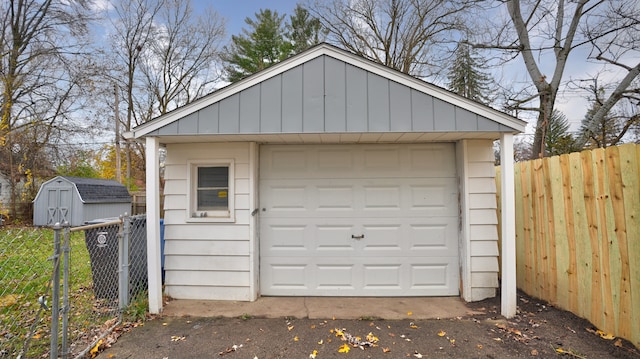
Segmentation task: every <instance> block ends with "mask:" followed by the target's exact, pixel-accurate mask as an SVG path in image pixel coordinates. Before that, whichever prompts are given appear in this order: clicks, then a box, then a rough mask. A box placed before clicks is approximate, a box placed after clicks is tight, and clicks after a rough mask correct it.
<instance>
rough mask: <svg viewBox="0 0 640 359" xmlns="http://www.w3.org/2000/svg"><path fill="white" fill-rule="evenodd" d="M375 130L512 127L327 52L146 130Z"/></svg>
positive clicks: (191, 132)
mask: <svg viewBox="0 0 640 359" xmlns="http://www.w3.org/2000/svg"><path fill="white" fill-rule="evenodd" d="M214 94H215V93H214ZM372 132H373V133H376V132H378V133H383V132H384V133H388V132H465V133H466V132H473V133H481V132H490V133H496V132H514V129H513V128H511V127H509V126H506V125H503V124H500V123H497V122H496V121H494V120H491V119H489V118H487V117H484V116H481V115H478V114H475V113H473V112H471V111H469V110H467V109H464V108H461V107H459V106H456V105H454V104H451V103H448V102H445V101H443V100H441V99H438V98H436V97H434V96H431V95H429V94H426V93H424V92H421V91H418V90H416V89H414V88H411V87H409V86H407V85H404V84H400V83H398V82H395V81H393V80H390V79H387V78H384V77H382V76H380V75H378V74H375V73H373V72H370V71H367V70H364V69H362V68H359V67H356V66H354V65H351V64H349V63H346V62H344V61H341V60H338V59H335V58H333V57H331V56H328V55H322V56H319V57H317V58H315V59H312V60H310V61H308V62H306V63H303V64H300V65H298V66H296V67H293V68H291V69H288V70H286V71H284V72H282V73H280V74H277V75H275V76H273V77H271V78H268V79H266V80H265V81H262V82H259V83H257V84H255V85H253V86H251V87H248V88H246V89H244V90H242V91H240V92H238V93H233V94H231V95H230V96H228V97H225V98H222V99H221V100H220V101H218V102H215V103H213V104H211V105H208V106H206V107H204V108H201V109H199V110H197V111H195V112H193V113H190V114H188V115H186V116H185V117H183V118H180V119H178V120H176V121H174V122H172V123H169V124H167V125H166V126H163V127H160V128H158V129H156V130H153V131H151V132H149V133H148V135H150V136H154V135H157V136H167V135H206V134H286V133H372Z"/></svg>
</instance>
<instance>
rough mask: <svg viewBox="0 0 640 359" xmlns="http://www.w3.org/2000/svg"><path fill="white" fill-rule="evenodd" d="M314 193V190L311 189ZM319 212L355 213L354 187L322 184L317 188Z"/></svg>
mask: <svg viewBox="0 0 640 359" xmlns="http://www.w3.org/2000/svg"><path fill="white" fill-rule="evenodd" d="M310 190H312V191H313V189H310ZM315 192H316V194H317V203H316V210H318V211H325V212H326V211H340V212H343V211H345V210H346V211H353V209H354V208H353V203H354V198H355V197H354V186H351V185H344V184H334V185H331V184H322V185H318V186H315Z"/></svg>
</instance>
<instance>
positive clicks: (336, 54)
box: [125, 44, 527, 139]
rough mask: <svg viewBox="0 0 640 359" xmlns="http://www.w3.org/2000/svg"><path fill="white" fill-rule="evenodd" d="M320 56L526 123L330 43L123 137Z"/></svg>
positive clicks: (521, 126) (518, 126)
mask: <svg viewBox="0 0 640 359" xmlns="http://www.w3.org/2000/svg"><path fill="white" fill-rule="evenodd" d="M323 55H327V56H330V57H333V58H335V59H337V60H340V61H343V62H345V63H348V64H350V65H352V66H355V67H358V68H361V69H363V70H365V71H369V72H371V73H374V74H376V75H379V76H382V77H384V78H387V79H390V80H392V81H395V82H397V83H399V84H402V85H405V86H408V87H410V88H412V89H414V90H416V91H420V92H423V93H425V94H428V95H431V96H433V97H435V98H438V99H440V100H442V101H445V102H448V103H450V104H452V105H455V106H458V107H461V108H463V109H466V110H468V111H471V112H473V113H476V114H478V115H480V116H484V117H486V118H489V119H491V120H494V121H496V122H498V123H500V124H502V125H505V126H507V127H510V128H514V129H515V130H516V131H514V132H518V131H519V132H524V130H525V126H526V125H527V123H526V122H525V121H522V120H519V119H517V118H515V117H512V116H509V115H507V114H505V113H502V112H500V111H497V110H494V109H492V108H491V107H488V106H485V105H482V104H479V103H477V102H475V101H472V100H469V99H466V98H464V97H462V96H458V95H455V94H453V93H452V92H449V91H447V90H445V89H443V88H440V87H438V86H435V85H432V84H429V83H427V82H425V81H423V80H420V79H417V78H415V77H413V76H410V75H407V74H404V73H401V72H399V71H396V70H393V69H390V68H388V67H386V66H384V65H381V64H378V63H375V62H373V61H370V60H367V59H364V58H362V57H360V56H358V55H355V54H352V53H350V52H347V51H345V50H342V49H339V48H337V47H334V46H332V45H328V44H320V45H318V46H316V47H313V48H311V49H309V50H307V51H306V52H303V53H301V54H299V55H296V56H293V57H291V58H290V59H287V60H284V61H282V62H280V63H277V64H275V65H272V66H270V67H268V68H266V69H264V70H262V71H260V72H259V73H257V74H255V75H252V76H249V77H247V78H246V79H244V80H241V81H238V82H236V83H233V84H230V85H228V86H226V87H223V88H221V89H219V90H216V91H215V92H213V93H211V94H209V95H207V96H205V97H202V98H200V99H198V100H196V101H194V102H192V103H190V104H188V105H185V106H182V107H179V108H177V109H175V110H173V111H171V112H169V113H167V114H165V115H163V116H160V117H158V118H157V119H155V120H153V121H151V122H147V123H145V124H142V125H140V126H138V127H136V128H134V129H133V130H132V131H130V132H128V133H126V134H125V136H126V137H127V138H136V139H137V138H140V137H143V136H144V135H146V134H148V133H150V132H153V131H155V130H157V129H159V128H162V127H164V126H166V125H169V124H171V123H172V122H174V121H177V120H179V119H181V118H183V117H185V116H187V115H189V114H191V113H193V112H196V111H198V110H200V109H203V108H205V107H207V106H209V105H212V104H214V103H216V102H219V101H221V100H223V99H225V98H227V97H229V96H232V95H234V94H236V93H239V92H241V91H243V90H245V89H247V88H249V87H251V86H254V85H256V84H258V83H260V82H263V81H265V80H267V79H269V78H271V77H274V76H276V75H279V74H281V73H283V72H285V71H287V70H290V69H292V68H294V67H296V66H299V65H302V64H304V63H306V62H308V61H310V60H312V59H314V58H316V57H319V56H323Z"/></svg>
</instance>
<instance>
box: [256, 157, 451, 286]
mask: <svg viewBox="0 0 640 359" xmlns="http://www.w3.org/2000/svg"><path fill="white" fill-rule="evenodd" d="M260 157H261V162H260V207H261V212H260V273H261V292H262V294H263V295H330V296H361V295H364V296H368V295H371V296H399V295H400V296H404V295H408V296H423V295H456V294H458V282H459V273H458V244H457V241H458V239H457V235H458V233H457V230H458V215H459V211H458V203H457V201H458V185H457V179H456V178H457V177H456V173H455V148H454V146H453V144H423V145H339V146H333V145H331V146H322V145H300V146H298V145H296V146H286V145H283V146H263V147H262V148H261V152H260ZM282 162H287V163H282Z"/></svg>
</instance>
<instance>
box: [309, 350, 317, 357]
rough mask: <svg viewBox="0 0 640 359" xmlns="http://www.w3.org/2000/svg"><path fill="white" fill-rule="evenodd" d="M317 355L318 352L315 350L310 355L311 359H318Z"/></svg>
mask: <svg viewBox="0 0 640 359" xmlns="http://www.w3.org/2000/svg"><path fill="white" fill-rule="evenodd" d="M316 355H318V351H317V350H314V351H312V352H311V354H309V358H310V359H316Z"/></svg>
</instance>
